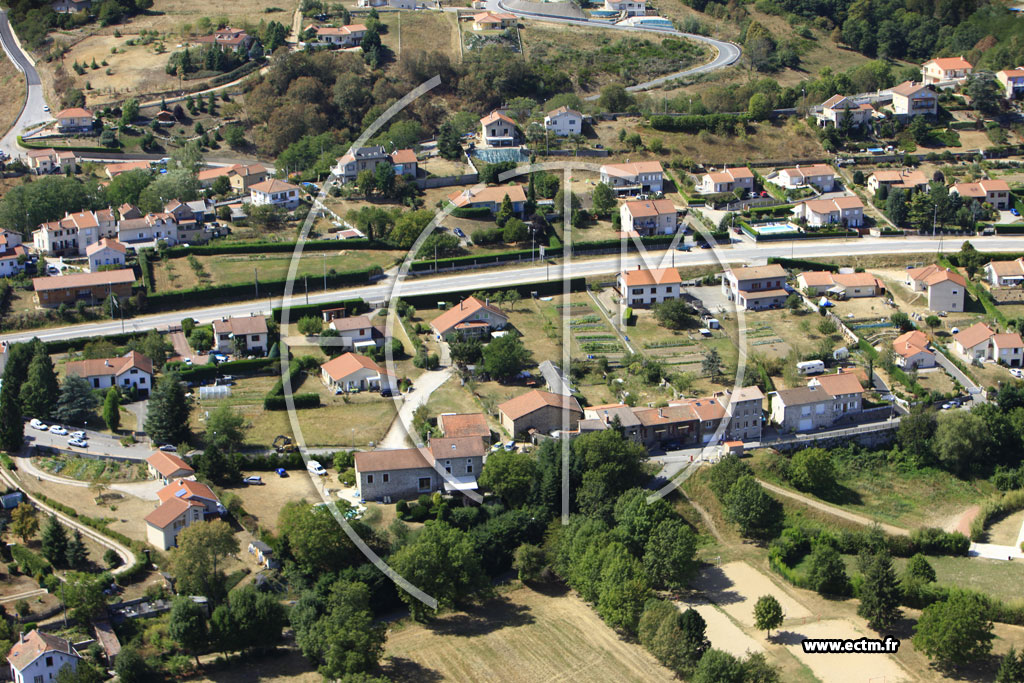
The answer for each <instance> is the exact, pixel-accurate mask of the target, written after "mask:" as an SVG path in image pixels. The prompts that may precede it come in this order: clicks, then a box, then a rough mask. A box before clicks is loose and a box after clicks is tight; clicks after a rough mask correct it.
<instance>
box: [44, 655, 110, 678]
mask: <svg viewBox="0 0 1024 683" xmlns="http://www.w3.org/2000/svg"><path fill="white" fill-rule="evenodd" d="M103 679H104V676H103V674H101V673H100V671H99V669H98V668H97V667H96V665H95V664H93V663H92V662H91V661H88V660H80V661H79V662H78V666H77V667H76V668H75V669H73V670H72V668H71V665H70V664H65V665H64V666H62V667H61V668H60V670H59V671H58V672H57V678H55V679H54V681H56V683H103Z"/></svg>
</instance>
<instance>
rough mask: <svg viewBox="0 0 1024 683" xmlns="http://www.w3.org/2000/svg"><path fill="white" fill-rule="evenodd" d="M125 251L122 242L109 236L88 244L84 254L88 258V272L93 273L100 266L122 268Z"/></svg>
mask: <svg viewBox="0 0 1024 683" xmlns="http://www.w3.org/2000/svg"><path fill="white" fill-rule="evenodd" d="M126 251H127V249H126V248H125V246H124V245H123V244H121V243H120V242H118V241H117V240H114V239H110V238H109V237H104V238H102V239H101V240H100V241H99V242H96V243H95V244H90V245H89V246H88V248H86V250H85V256H86V258H87V259H89V272H90V273H95V272H96V271H98V270H99V269H100V268H124V259H125V252H126Z"/></svg>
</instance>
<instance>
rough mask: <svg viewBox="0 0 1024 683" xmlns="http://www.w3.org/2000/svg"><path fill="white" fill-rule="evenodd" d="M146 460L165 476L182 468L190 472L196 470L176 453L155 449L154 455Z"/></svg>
mask: <svg viewBox="0 0 1024 683" xmlns="http://www.w3.org/2000/svg"><path fill="white" fill-rule="evenodd" d="M146 462H148V463H149V464H150V465H152V466H153V469H155V470H156V471H157V472H159V473H160V475H161V476H163V477H169V476H171V475H173V474H177V473H178V472H180V471H182V470H187V471H188V472H189V473H192V474H195V470H194V469H192V466H191V465H189V464H188V463H187V462H185V461H184V460H182V459H181V458H179V457H178V456H177V455H175V454H174V453H165V452H164V451H153V453H152V455H150V456H149V457H148V458H146Z"/></svg>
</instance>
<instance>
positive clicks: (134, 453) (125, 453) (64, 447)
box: [25, 420, 153, 460]
mask: <svg viewBox="0 0 1024 683" xmlns="http://www.w3.org/2000/svg"><path fill="white" fill-rule="evenodd" d="M66 429H67V430H68V431H69V432H73V431H77V430H76V428H74V427H66ZM83 431H84V432H85V437H86V440H87V441H88V442H89V447H88V448H71V447H69V446H68V437H66V436H57V435H56V434H51V433H50V432H41V431H39V430H38V429H32V427H30V426H29V423H28V420H26V421H25V446H26V447H30V446H44V447H47V448H54V449H57V450H60V451H63V452H65V453H74V454H79V455H87V454H88V455H106V456H111V457H114V458H124V459H125V460H145V459H146V458H148V457H149V455H150V453H152V452H153V446H152V444H150V443H149V442H148V441H142V442H139V443H135V444H132V445H131V446H122V445H121V441H120V439H119V438H117V437H114V436H111V435H109V434H101V433H100V432H94V431H91V430H88V429H86V430H83Z"/></svg>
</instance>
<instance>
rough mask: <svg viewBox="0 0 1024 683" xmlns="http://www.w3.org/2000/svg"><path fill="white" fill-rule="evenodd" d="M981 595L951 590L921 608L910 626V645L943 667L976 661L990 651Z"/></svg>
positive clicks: (989, 627)
mask: <svg viewBox="0 0 1024 683" xmlns="http://www.w3.org/2000/svg"><path fill="white" fill-rule="evenodd" d="M988 614H989V608H988V607H987V605H986V603H985V601H984V600H983V599H982V597H981V596H979V595H975V594H973V593H964V592H962V591H959V590H955V589H954V590H951V591H950V594H949V597H948V598H947V599H946V600H941V601H939V602H935V603H932V604H931V605H928V606H927V607H925V608H924V611H923V612H921V618H920V619H918V621H917V625H916V626H915V627H914V638H913V640H914V647H915V648H917V649H918V650H920V651H921V652H923V653H924V654H926V655H928V658H929V659H931V660H932V661H933V662H935V663H936V664H938V665H939V666H941V667H944V668H955V667H959V666H963V665H965V664H970V663H972V662H977V661H979V660H981V659H982V658H984V657H987V656H988V654H989V653H990V652H991V651H992V639H993V638H994V637H995V634H994V633H993V632H992V622H991V620H989V618H988Z"/></svg>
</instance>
